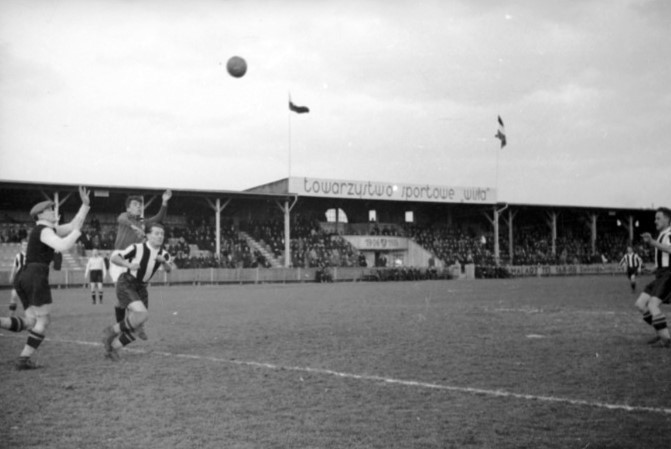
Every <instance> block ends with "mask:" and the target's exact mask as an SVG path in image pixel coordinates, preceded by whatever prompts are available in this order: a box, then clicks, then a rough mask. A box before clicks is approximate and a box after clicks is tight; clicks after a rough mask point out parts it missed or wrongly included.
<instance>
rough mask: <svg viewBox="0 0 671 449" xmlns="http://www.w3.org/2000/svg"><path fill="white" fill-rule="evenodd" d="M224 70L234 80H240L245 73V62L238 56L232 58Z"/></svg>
mask: <svg viewBox="0 0 671 449" xmlns="http://www.w3.org/2000/svg"><path fill="white" fill-rule="evenodd" d="M226 70H228V73H229V74H230V75H231V76H232V77H234V78H241V77H243V76H244V75H245V73H247V62H246V61H245V60H244V59H242V58H241V57H240V56H232V57H231V58H230V59H229V60H228V62H227V63H226Z"/></svg>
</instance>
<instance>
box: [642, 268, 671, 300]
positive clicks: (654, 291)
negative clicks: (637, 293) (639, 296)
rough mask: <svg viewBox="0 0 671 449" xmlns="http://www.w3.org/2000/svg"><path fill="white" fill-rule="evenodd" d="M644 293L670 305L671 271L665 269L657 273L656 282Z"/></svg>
mask: <svg viewBox="0 0 671 449" xmlns="http://www.w3.org/2000/svg"><path fill="white" fill-rule="evenodd" d="M643 291H644V292H645V293H647V294H648V295H650V296H654V297H655V298H659V299H661V300H662V302H663V303H665V304H669V302H671V269H669V268H664V269H658V270H657V271H655V280H654V281H652V282H651V283H649V284H648V285H646V286H645V289H644V290H643Z"/></svg>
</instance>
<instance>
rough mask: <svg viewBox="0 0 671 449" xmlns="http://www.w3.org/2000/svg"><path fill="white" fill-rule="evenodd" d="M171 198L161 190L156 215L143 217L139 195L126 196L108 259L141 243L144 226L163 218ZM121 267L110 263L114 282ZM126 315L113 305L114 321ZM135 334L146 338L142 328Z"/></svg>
mask: <svg viewBox="0 0 671 449" xmlns="http://www.w3.org/2000/svg"><path fill="white" fill-rule="evenodd" d="M170 198H172V192H171V191H170V190H166V191H165V192H163V196H162V200H163V203H162V204H161V209H160V210H159V211H158V213H157V214H156V215H154V216H153V217H150V218H146V219H145V218H143V204H144V201H143V199H142V197H141V196H137V195H135V196H129V197H128V198H126V211H125V212H122V213H121V214H119V217H118V218H117V222H118V227H117V233H116V240H115V241H114V251H113V252H112V255H111V256H110V260H111V258H112V257H114V254H115V253H116V252H119V251H123V250H125V249H126V248H128V246H130V245H132V244H133V243H141V242H143V241H144V239H145V233H144V231H145V226H148V225H150V224H152V223H159V222H162V221H163V220H164V219H165V216H166V214H167V213H168V201H169V200H170ZM123 271H124V270H123V268H122V267H119V266H116V265H114V264H110V269H109V272H110V277H111V278H112V281H114V283H116V282H117V279H119V275H120V274H121V273H122V272H123ZM125 316H126V310H125V308H124V307H122V306H121V305H120V304H118V303H117V305H116V306H115V307H114V322H115V323H118V322H119V321H121V320H123V319H124V317H125ZM137 336H138V337H139V338H140V339H141V340H146V339H147V335H146V334H145V332H144V329H143V328H140V329H138V332H137Z"/></svg>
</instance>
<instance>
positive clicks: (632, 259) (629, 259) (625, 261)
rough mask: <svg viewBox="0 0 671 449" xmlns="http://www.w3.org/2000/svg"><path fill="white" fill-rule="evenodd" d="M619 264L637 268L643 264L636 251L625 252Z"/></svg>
mask: <svg viewBox="0 0 671 449" xmlns="http://www.w3.org/2000/svg"><path fill="white" fill-rule="evenodd" d="M620 265H626V266H627V268H639V267H640V266H642V265H643V261H642V260H641V258H640V257H639V256H638V254H636V253H631V254H629V253H627V254H625V255H624V257H623V258H622V260H621V261H620Z"/></svg>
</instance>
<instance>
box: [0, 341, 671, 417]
mask: <svg viewBox="0 0 671 449" xmlns="http://www.w3.org/2000/svg"><path fill="white" fill-rule="evenodd" d="M0 337H12V336H11V335H4V334H1V333H0ZM17 337H18V336H17ZM46 340H47V341H52V342H54V343H74V344H78V345H83V346H102V344H101V343H96V342H90V341H80V340H56V339H52V338H47V339H46ZM124 351H126V352H132V353H136V354H147V355H152V354H153V355H160V356H164V357H176V358H181V359H192V360H207V361H210V362H215V363H228V364H232V365H241V366H253V367H257V368H266V369H272V370H286V371H297V372H302V373H312V374H323V375H328V376H336V377H341V378H345V379H357V380H367V381H374V382H383V383H388V384H393V385H403V386H407V387H420V388H430V389H434V390H443V391H456V392H459V393H469V394H477V395H482V396H495V397H503V398H515V399H526V400H532V401H541V402H555V403H563V404H570V405H580V406H586V407H596V408H605V409H608V410H623V411H627V412H650V413H662V414H667V415H671V408H661V407H643V406H636V405H626V404H609V403H607V402H598V401H586V400H583V399H570V398H562V397H557V396H537V395H533V394H522V393H512V392H510V391H504V390H488V389H485V388H472V387H458V386H454V385H442V384H434V383H429V382H418V381H413V380H402V379H394V378H391V377H382V376H373V375H367V374H353V373H345V372H341V371H333V370H330V369H324V368H310V367H307V366H287V365H277V364H274V363H264V362H253V361H245V360H235V359H222V358H219V357H211V356H200V355H195V354H176V353H172V352H166V351H152V350H146V349H138V348H125V349H124Z"/></svg>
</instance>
